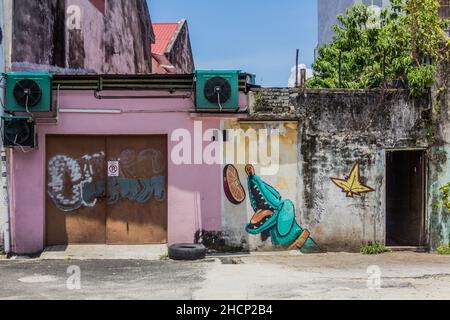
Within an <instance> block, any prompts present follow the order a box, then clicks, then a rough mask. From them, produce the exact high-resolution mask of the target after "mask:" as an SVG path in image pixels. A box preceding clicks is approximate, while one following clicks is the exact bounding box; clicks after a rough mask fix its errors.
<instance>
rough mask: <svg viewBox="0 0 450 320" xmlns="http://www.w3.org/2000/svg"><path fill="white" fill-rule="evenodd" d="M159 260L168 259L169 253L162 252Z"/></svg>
mask: <svg viewBox="0 0 450 320" xmlns="http://www.w3.org/2000/svg"><path fill="white" fill-rule="evenodd" d="M159 260H160V261H167V260H169V255H168V254H163V255H161V256H160V257H159Z"/></svg>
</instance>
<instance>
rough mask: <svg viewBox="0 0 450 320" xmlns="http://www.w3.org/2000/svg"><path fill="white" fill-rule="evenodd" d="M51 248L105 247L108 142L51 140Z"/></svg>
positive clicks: (48, 217) (72, 138) (48, 220)
mask: <svg viewBox="0 0 450 320" xmlns="http://www.w3.org/2000/svg"><path fill="white" fill-rule="evenodd" d="M46 143H47V151H46V153H47V158H46V159H47V160H46V167H47V168H46V170H47V190H46V243H47V245H65V244H85V243H93V244H95V243H105V241H106V228H105V221H106V199H105V195H106V189H105V188H106V168H105V138H104V137H97V136H48V137H47V141H46Z"/></svg>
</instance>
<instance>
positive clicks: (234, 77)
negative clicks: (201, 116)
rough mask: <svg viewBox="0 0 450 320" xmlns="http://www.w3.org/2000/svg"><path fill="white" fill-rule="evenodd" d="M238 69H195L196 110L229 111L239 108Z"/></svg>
mask: <svg viewBox="0 0 450 320" xmlns="http://www.w3.org/2000/svg"><path fill="white" fill-rule="evenodd" d="M239 74H240V71H239V70H230V71H216V70H208V71H207V70H197V71H195V79H196V90H195V95H196V109H197V111H218V112H230V111H237V110H238V109H239Z"/></svg>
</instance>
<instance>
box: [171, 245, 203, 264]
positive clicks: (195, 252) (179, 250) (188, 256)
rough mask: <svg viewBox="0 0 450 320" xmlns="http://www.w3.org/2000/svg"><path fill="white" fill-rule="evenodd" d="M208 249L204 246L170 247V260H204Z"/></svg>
mask: <svg viewBox="0 0 450 320" xmlns="http://www.w3.org/2000/svg"><path fill="white" fill-rule="evenodd" d="M205 255H206V248H205V246H204V245H202V244H192V243H179V244H174V245H171V246H170V247H169V258H170V259H172V260H200V259H204V258H205Z"/></svg>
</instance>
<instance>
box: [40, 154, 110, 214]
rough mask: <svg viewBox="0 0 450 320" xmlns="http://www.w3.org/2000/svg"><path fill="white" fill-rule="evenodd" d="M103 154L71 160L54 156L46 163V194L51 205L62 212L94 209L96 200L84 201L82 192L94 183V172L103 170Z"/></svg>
mask: <svg viewBox="0 0 450 320" xmlns="http://www.w3.org/2000/svg"><path fill="white" fill-rule="evenodd" d="M104 161H105V153H104V152H103V151H102V152H99V153H96V154H93V155H84V156H83V157H82V158H81V159H73V158H71V157H69V156H66V155H56V156H54V157H53V158H51V159H50V160H49V161H48V165H47V174H48V186H47V192H48V195H49V196H50V198H51V199H52V201H53V203H54V204H55V205H56V206H57V207H58V208H59V209H61V210H62V211H66V212H68V211H74V210H77V209H79V208H81V207H94V206H95V205H96V203H97V198H91V199H86V198H85V197H84V196H83V190H84V189H85V185H86V184H90V183H92V182H93V181H94V175H95V173H96V172H101V171H102V170H103V168H104Z"/></svg>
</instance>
